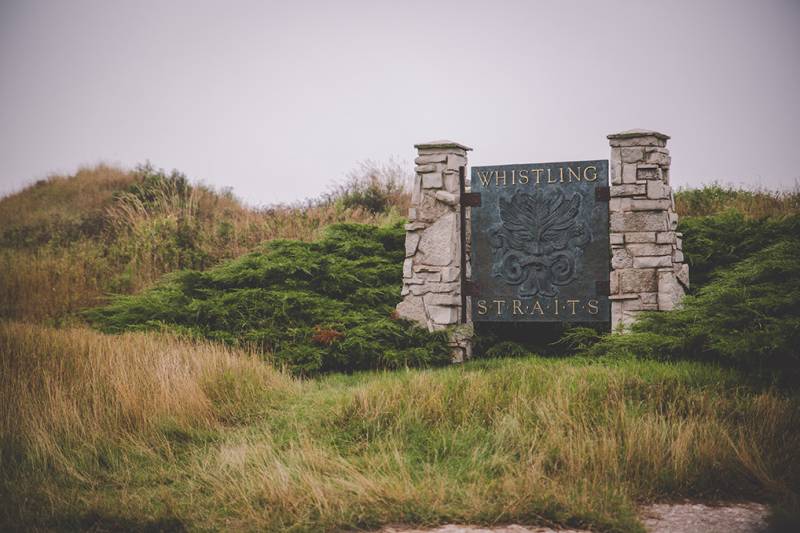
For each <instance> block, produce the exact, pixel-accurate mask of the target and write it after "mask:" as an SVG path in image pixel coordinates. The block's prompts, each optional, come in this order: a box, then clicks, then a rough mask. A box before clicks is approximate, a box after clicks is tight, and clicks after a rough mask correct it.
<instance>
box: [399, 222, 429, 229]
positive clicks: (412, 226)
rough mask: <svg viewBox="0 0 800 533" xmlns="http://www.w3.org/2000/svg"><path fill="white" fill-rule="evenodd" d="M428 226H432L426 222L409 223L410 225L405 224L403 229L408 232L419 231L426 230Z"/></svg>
mask: <svg viewBox="0 0 800 533" xmlns="http://www.w3.org/2000/svg"><path fill="white" fill-rule="evenodd" d="M428 226H430V224H428V223H426V222H409V223H408V224H405V225H404V226H403V227H404V228H405V230H406V231H417V230H419V229H425V228H427V227H428Z"/></svg>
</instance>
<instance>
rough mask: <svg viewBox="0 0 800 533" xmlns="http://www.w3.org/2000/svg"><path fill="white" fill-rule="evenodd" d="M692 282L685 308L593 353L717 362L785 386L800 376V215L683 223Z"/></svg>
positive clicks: (610, 339) (657, 316)
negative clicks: (693, 284) (695, 286)
mask: <svg viewBox="0 0 800 533" xmlns="http://www.w3.org/2000/svg"><path fill="white" fill-rule="evenodd" d="M683 229H684V232H685V235H686V237H687V242H686V248H687V257H688V258H689V260H690V263H691V266H692V268H693V270H692V271H691V276H692V281H693V283H695V284H696V285H698V286H699V287H698V288H697V289H696V290H695V293H694V294H693V295H690V296H687V297H686V298H685V299H684V302H683V306H682V308H681V309H678V310H675V311H672V312H669V313H650V314H646V315H645V316H644V318H643V319H642V320H641V321H640V322H639V323H637V324H635V325H634V326H633V331H632V332H630V333H629V334H628V335H622V336H620V335H609V336H605V337H604V338H603V339H602V340H600V342H598V343H597V344H595V345H594V346H592V347H591V348H589V349H588V352H587V353H588V354H590V355H624V354H629V355H633V356H638V357H653V358H657V359H663V360H667V359H694V360H704V361H715V362H719V363H722V364H725V365H728V366H734V367H737V368H740V369H742V370H744V371H746V372H748V373H750V374H751V375H753V376H754V377H760V378H768V379H774V380H776V381H779V382H781V383H783V384H789V383H797V382H798V381H800V348H798V347H800V306H798V303H800V217H798V216H792V217H785V218H778V219H761V220H747V219H745V218H743V217H742V216H741V215H740V214H738V213H737V212H726V213H721V214H718V215H715V216H709V217H698V218H694V219H689V220H687V221H685V222H684V223H683Z"/></svg>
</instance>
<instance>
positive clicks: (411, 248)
mask: <svg viewBox="0 0 800 533" xmlns="http://www.w3.org/2000/svg"><path fill="white" fill-rule="evenodd" d="M419 238H420V235H419V233H417V232H414V233H406V257H411V256H412V255H414V254H415V253H417V246H418V245H419Z"/></svg>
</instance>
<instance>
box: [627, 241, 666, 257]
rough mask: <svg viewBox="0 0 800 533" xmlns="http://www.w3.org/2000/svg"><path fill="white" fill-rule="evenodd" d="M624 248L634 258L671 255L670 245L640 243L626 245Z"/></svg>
mask: <svg viewBox="0 0 800 533" xmlns="http://www.w3.org/2000/svg"><path fill="white" fill-rule="evenodd" d="M626 248H628V250H629V251H630V252H631V253H632V254H633V255H634V256H635V257H636V256H638V257H642V256H648V255H670V254H671V253H672V245H671V244H656V243H641V244H627V245H626Z"/></svg>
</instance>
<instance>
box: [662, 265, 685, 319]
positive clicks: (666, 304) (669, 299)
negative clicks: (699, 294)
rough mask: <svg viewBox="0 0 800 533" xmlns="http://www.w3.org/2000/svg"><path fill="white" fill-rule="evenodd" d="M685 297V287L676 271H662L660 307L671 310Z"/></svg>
mask: <svg viewBox="0 0 800 533" xmlns="http://www.w3.org/2000/svg"><path fill="white" fill-rule="evenodd" d="M682 298H683V288H682V287H681V286H680V284H679V283H678V280H677V277H676V276H675V273H674V272H671V271H662V272H659V273H658V309H659V310H660V311H671V310H673V309H675V308H676V307H677V306H678V305H679V304H680V301H681V299H682Z"/></svg>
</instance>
